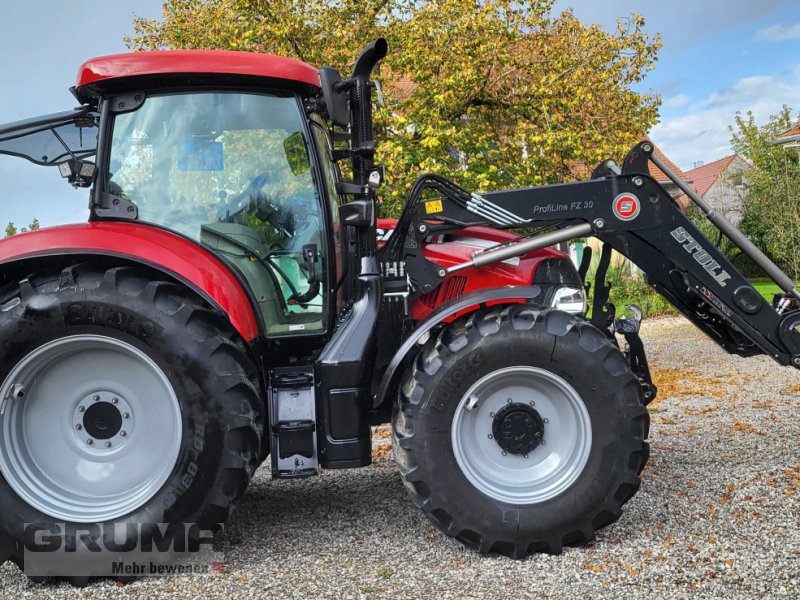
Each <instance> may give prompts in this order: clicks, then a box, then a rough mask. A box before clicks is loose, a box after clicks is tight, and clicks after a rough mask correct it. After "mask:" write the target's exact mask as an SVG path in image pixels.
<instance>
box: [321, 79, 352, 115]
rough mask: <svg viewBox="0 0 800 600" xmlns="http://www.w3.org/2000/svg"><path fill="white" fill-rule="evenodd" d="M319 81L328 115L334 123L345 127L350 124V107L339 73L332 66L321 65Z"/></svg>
mask: <svg viewBox="0 0 800 600" xmlns="http://www.w3.org/2000/svg"><path fill="white" fill-rule="evenodd" d="M319 83H320V85H321V86H322V97H323V98H324V100H325V109H326V110H327V111H328V117H330V120H331V121H332V122H333V124H334V125H336V126H337V127H341V128H343V129H346V128H347V127H349V125H350V109H349V107H348V104H347V90H346V89H345V86H344V84H343V83H342V76H341V74H340V73H339V71H337V70H336V69H334V68H333V67H322V68H321V69H320V70H319Z"/></svg>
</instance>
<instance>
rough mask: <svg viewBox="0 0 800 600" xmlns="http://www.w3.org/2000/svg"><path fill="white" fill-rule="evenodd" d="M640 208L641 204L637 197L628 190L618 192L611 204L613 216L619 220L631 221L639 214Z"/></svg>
mask: <svg viewBox="0 0 800 600" xmlns="http://www.w3.org/2000/svg"><path fill="white" fill-rule="evenodd" d="M640 209H641V204H640V203H639V198H637V197H636V196H634V195H633V194H630V193H628V192H624V193H622V194H619V195H618V196H617V197H616V198H614V202H613V203H612V205H611V210H613V211H614V216H615V217H617V218H618V219H619V220H620V221H633V220H634V219H635V218H636V217H638V216H639V210H640Z"/></svg>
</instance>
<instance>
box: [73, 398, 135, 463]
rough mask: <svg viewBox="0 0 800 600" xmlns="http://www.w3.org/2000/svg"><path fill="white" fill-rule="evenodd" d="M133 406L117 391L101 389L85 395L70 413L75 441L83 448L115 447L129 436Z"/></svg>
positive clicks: (107, 448)
mask: <svg viewBox="0 0 800 600" xmlns="http://www.w3.org/2000/svg"><path fill="white" fill-rule="evenodd" d="M133 416H134V415H133V408H132V407H131V405H130V403H129V402H128V401H127V400H126V399H125V398H124V397H123V396H122V395H120V394H115V393H112V392H108V391H104V390H100V391H97V392H93V393H91V394H89V395H87V396H86V397H85V398H83V400H81V401H80V402H79V403H78V405H77V406H76V407H75V410H74V412H73V413H72V424H73V432H74V435H75V443H76V444H77V445H78V446H80V447H83V450H82V452H90V453H97V452H108V451H114V450H116V449H118V448H120V447H122V446H123V445H124V444H126V443H127V442H129V441H130V440H131V433H132V432H133V428H134V418H133Z"/></svg>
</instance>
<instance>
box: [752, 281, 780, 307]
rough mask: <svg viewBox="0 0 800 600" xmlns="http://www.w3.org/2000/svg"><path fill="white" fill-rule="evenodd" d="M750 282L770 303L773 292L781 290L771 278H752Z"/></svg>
mask: <svg viewBox="0 0 800 600" xmlns="http://www.w3.org/2000/svg"><path fill="white" fill-rule="evenodd" d="M750 283H751V284H752V285H753V287H754V288H756V291H757V292H758V293H759V294H761V295H762V296H764V299H765V300H766V301H767V302H770V303H772V294H775V293H777V292H780V291H781V288H779V287H778V286H777V285H775V284H774V283H773V282H772V280H771V279H751V280H750Z"/></svg>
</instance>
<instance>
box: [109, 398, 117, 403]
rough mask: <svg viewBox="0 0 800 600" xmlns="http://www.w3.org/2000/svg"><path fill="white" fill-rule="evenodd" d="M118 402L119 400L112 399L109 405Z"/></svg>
mask: <svg viewBox="0 0 800 600" xmlns="http://www.w3.org/2000/svg"><path fill="white" fill-rule="evenodd" d="M118 402H119V398H112V399H111V404H117V403H118Z"/></svg>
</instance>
